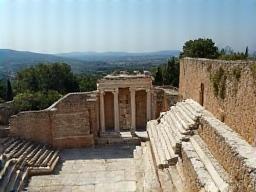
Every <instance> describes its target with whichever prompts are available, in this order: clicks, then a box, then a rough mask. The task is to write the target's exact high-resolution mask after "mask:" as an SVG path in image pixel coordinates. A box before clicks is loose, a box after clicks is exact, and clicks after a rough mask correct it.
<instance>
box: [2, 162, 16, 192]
mask: <svg viewBox="0 0 256 192" xmlns="http://www.w3.org/2000/svg"><path fill="white" fill-rule="evenodd" d="M15 170H16V161H14V160H12V161H11V162H10V164H9V166H8V168H7V170H6V171H5V174H4V176H3V177H2V179H1V180H0V191H1V192H2V191H3V192H4V191H6V188H7V186H8V183H9V181H10V179H11V177H12V174H13V173H14V172H15Z"/></svg>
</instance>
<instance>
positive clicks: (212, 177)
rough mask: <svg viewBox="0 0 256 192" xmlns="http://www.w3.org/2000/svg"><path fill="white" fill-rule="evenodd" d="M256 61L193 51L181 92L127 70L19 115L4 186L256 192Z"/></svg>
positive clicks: (0, 170) (2, 154)
mask: <svg viewBox="0 0 256 192" xmlns="http://www.w3.org/2000/svg"><path fill="white" fill-rule="evenodd" d="M255 69H256V63H255V62H252V61H220V60H209V59H192V58H184V59H182V60H181V61H180V83H179V94H178V92H177V90H174V89H171V88H170V87H154V86H153V85H152V79H151V76H150V75H149V74H148V73H144V74H132V75H128V74H126V73H122V74H117V75H108V76H106V77H104V78H103V79H101V80H99V81H98V87H97V90H96V91H93V92H88V93H70V94H68V95H66V96H64V97H63V98H61V99H60V100H59V101H57V102H56V103H54V104H53V105H52V106H50V107H49V108H48V109H45V110H41V111H27V112H21V113H18V114H17V115H15V116H12V118H11V119H10V132H9V136H8V137H5V138H2V139H0V144H1V145H0V160H1V162H2V164H1V165H0V191H11V190H16V191H20V190H22V189H25V190H27V191H32V192H36V191H46V192H47V191H49V192H50V191H51V192H52V191H91V192H97V191H116V192H119V191H125V192H126V191H127V192H128V191H133V192H135V191H138V192H149V191H153V192H159V191H163V192H255V191H256V149H255V138H256V134H255V133H256V131H255V125H256V123H255V113H256V111H255V109H256V107H255V106H256V99H255V98H256V97H255V92H256V91H255V90H256V70H255ZM70 148H71V149H70ZM72 148H76V149H72ZM51 173H54V174H53V175H49V174H51ZM35 175H37V176H36V177H34V176H35ZM38 175H40V176H38ZM31 176H32V177H31ZM29 178H30V179H29ZM27 179H29V182H26V181H28V180H27ZM25 183H28V185H27V186H26V185H24V184H25Z"/></svg>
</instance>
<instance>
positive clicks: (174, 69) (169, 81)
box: [162, 57, 180, 87]
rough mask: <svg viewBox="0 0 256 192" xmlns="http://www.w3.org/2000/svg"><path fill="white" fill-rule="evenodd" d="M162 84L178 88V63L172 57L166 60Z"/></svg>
mask: <svg viewBox="0 0 256 192" xmlns="http://www.w3.org/2000/svg"><path fill="white" fill-rule="evenodd" d="M163 68H164V69H163V70H162V71H163V83H164V85H172V86H175V87H178V86H179V75H180V74H179V73H180V72H179V71H180V70H179V61H178V60H177V59H175V57H172V58H170V59H168V63H167V65H165V66H164V67H163Z"/></svg>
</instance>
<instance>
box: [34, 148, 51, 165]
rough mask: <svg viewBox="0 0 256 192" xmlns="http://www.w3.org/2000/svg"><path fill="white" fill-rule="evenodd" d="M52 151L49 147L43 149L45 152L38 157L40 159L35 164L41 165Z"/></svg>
mask: <svg viewBox="0 0 256 192" xmlns="http://www.w3.org/2000/svg"><path fill="white" fill-rule="evenodd" d="M49 152H50V151H49V150H47V149H44V150H43V153H42V154H41V155H40V156H39V157H38V159H37V160H36V161H35V163H34V166H35V167H40V165H41V163H42V162H43V160H44V159H45V158H46V157H47V155H48V153H49Z"/></svg>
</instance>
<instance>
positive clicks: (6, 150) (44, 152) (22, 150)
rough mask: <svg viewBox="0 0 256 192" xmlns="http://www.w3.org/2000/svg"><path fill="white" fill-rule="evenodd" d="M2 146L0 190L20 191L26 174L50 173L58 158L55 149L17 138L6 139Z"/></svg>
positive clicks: (26, 176)
mask: <svg viewBox="0 0 256 192" xmlns="http://www.w3.org/2000/svg"><path fill="white" fill-rule="evenodd" d="M2 147H3V154H2V155H1V159H3V157H4V166H3V168H2V169H1V171H0V191H12V190H14V191H20V190H21V189H22V187H23V184H24V182H25V181H26V179H27V178H28V176H31V175H41V174H50V173H51V172H52V171H53V169H54V167H55V166H56V164H57V162H58V160H59V152H58V151H57V150H54V149H51V148H50V147H49V146H46V145H43V144H36V143H33V142H31V141H27V140H23V139H19V138H13V137H10V138H8V139H6V140H5V141H4V142H3V143H2Z"/></svg>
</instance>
